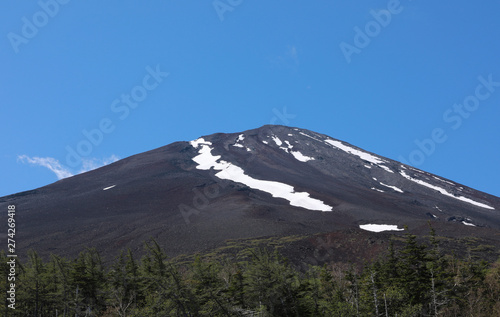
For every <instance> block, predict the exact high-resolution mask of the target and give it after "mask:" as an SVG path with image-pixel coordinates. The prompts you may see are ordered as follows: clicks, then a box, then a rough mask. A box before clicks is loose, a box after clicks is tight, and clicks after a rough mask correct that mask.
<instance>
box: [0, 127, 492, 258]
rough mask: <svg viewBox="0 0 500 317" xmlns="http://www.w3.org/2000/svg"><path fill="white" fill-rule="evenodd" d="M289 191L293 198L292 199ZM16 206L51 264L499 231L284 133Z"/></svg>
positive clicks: (320, 141) (131, 166) (360, 161)
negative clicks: (156, 250) (318, 240)
mask: <svg viewBox="0 0 500 317" xmlns="http://www.w3.org/2000/svg"><path fill="white" fill-rule="evenodd" d="M218 156H220V157H218ZM231 179H233V180H236V181H233V180H231ZM263 181H268V182H263ZM287 186H288V187H287ZM290 186H292V187H293V191H294V193H288V194H286V193H285V194H283V188H291V187H290ZM266 188H267V191H266V190H262V189H266ZM269 188H270V189H269ZM298 192H301V193H303V194H302V195H303V196H302V197H301V198H300V199H298V198H297V193H298ZM273 194H274V196H277V197H273ZM307 194H309V197H306V196H307ZM280 195H281V196H284V197H285V198H280V197H279V196H280ZM290 195H291V196H290ZM292 196H293V197H294V198H290V199H291V200H293V201H294V202H291V201H290V200H287V199H286V198H288V197H292ZM296 198H297V199H296ZM8 204H15V205H16V209H17V215H16V223H17V232H16V233H17V235H16V240H17V242H18V244H17V249H18V251H19V253H25V252H26V251H27V250H28V249H29V248H35V249H36V250H38V251H39V252H40V253H41V254H45V255H46V254H48V253H50V252H52V253H57V254H62V255H69V256H74V255H75V254H77V253H78V252H80V251H81V250H82V249H83V248H84V247H86V246H95V247H97V248H98V249H99V250H101V251H104V252H105V253H106V254H115V253H116V251H117V250H118V249H120V248H123V247H130V248H132V249H139V248H142V243H143V241H144V240H146V239H148V238H149V237H154V238H155V239H157V240H158V241H159V242H160V244H161V245H162V246H163V247H164V248H165V249H166V250H167V251H168V252H169V254H170V255H177V254H181V253H186V252H194V251H201V250H206V249H210V248H213V247H216V246H220V245H222V244H223V243H224V241H225V240H227V239H242V238H253V237H263V236H286V235H292V234H314V233H320V232H333V231H336V230H344V229H349V228H359V225H362V224H369V223H375V224H390V225H399V226H400V228H401V226H402V225H405V224H407V225H409V226H410V229H411V228H425V224H426V222H427V221H428V220H431V221H433V222H436V224H437V225H439V226H441V227H442V226H444V225H446V226H445V227H442V228H444V229H443V230H445V231H446V232H447V234H449V235H456V236H460V235H461V234H465V233H464V232H466V233H467V234H475V235H483V236H491V235H492V234H491V232H497V230H499V229H500V215H499V210H500V199H499V198H498V197H495V196H492V195H488V194H485V193H482V192H479V191H476V190H474V189H471V188H468V187H466V186H464V185H460V184H457V183H454V182H453V181H450V180H446V179H442V178H440V177H437V176H435V175H432V174H429V173H426V172H423V171H420V170H417V169H414V168H412V167H409V166H406V165H403V164H401V163H399V162H396V161H392V160H389V159H387V158H383V157H380V156H377V155H375V154H372V153H369V152H366V151H363V150H361V149H359V148H356V147H354V146H352V145H350V144H347V143H344V142H340V141H338V140H335V139H333V138H331V137H328V136H326V135H322V134H318V133H315V132H311V131H308V130H303V129H298V128H289V127H284V126H264V127H261V128H259V129H255V130H249V131H245V132H242V133H232V134H223V133H218V134H213V135H210V136H206V137H203V138H202V139H198V140H196V141H192V142H176V143H173V144H170V145H167V146H165V147H161V148H158V149H155V150H152V151H149V152H145V153H142V154H138V155H134V156H131V157H129V158H126V159H123V160H120V161H118V162H116V163H113V164H111V165H108V166H105V167H102V168H99V169H97V170H93V171H91V172H88V173H84V174H81V175H77V176H74V177H70V178H67V179H63V180H60V181H58V182H56V183H54V184H51V185H48V186H45V187H42V188H39V189H36V190H32V191H27V192H22V193H19V194H15V195H11V196H6V197H2V198H0V209H1V210H7V205H8ZM300 206H308V207H306V208H304V207H300ZM314 206H316V207H314ZM315 209H316V210H315ZM317 209H319V210H317ZM321 209H323V210H324V209H328V210H330V211H321ZM2 217H4V218H3V219H4V220H5V213H3V216H2ZM3 223H6V221H4V222H3ZM473 225H475V227H474V226H473ZM5 232H6V230H5ZM5 245H6V243H2V247H4V246H5Z"/></svg>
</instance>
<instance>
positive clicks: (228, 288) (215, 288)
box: [0, 229, 500, 317]
mask: <svg viewBox="0 0 500 317" xmlns="http://www.w3.org/2000/svg"><path fill="white" fill-rule="evenodd" d="M145 248H146V250H147V254H146V255H145V256H144V257H142V258H141V259H140V260H136V259H135V258H134V256H133V254H132V253H131V252H130V250H129V251H127V252H122V253H121V255H120V256H119V257H117V258H116V260H115V261H114V262H113V263H112V265H111V266H110V267H109V268H107V269H106V268H105V267H104V266H103V264H102V261H101V257H100V255H99V253H98V252H97V251H96V250H94V249H88V250H86V251H85V252H82V253H81V254H80V255H79V256H78V257H77V258H76V259H74V260H68V259H65V258H62V257H58V256H52V257H51V259H50V260H49V261H46V262H44V261H42V259H41V258H40V257H39V256H38V255H37V253H36V252H30V253H29V260H28V261H27V263H25V264H24V265H20V264H18V275H17V277H16V309H15V310H12V309H7V308H6V307H7V305H4V307H2V310H1V312H2V315H3V316H44V317H46V316H141V317H144V316H290V317H291V316H339V317H340V316H342V317H346V316H385V317H389V316H391V317H392V316H398V317H404V316H488V317H490V316H500V262H498V263H494V264H487V263H485V262H478V261H473V260H470V259H469V260H463V259H462V260H460V259H458V258H456V257H454V256H450V255H443V253H442V252H440V250H439V243H438V239H437V237H436V235H435V234H434V231H433V230H432V229H431V235H430V238H429V239H428V241H424V242H418V241H417V239H416V237H415V236H414V235H411V234H406V236H405V242H404V245H403V246H402V247H401V248H399V249H398V250H395V248H394V246H393V244H391V245H390V247H389V249H388V252H387V253H386V255H385V256H384V258H382V259H379V260H377V261H375V262H373V263H371V264H369V265H366V267H365V268H364V269H363V270H361V271H358V270H356V269H355V268H354V267H351V268H339V267H338V266H335V265H331V266H324V267H310V269H309V270H308V271H307V272H305V273H304V272H299V271H298V270H296V269H294V267H293V266H292V265H291V264H290V263H289V262H288V261H287V259H286V258H284V257H282V256H281V255H280V254H279V252H277V251H274V252H273V251H269V250H267V249H248V250H245V252H246V254H248V256H247V257H246V258H245V260H239V261H230V260H228V259H227V258H226V259H220V260H217V261H215V260H211V261H208V260H203V259H201V258H200V257H196V259H195V260H194V261H193V262H192V263H189V264H182V265H181V264H175V263H173V262H172V261H169V260H167V257H166V255H165V252H164V251H163V250H162V249H161V247H160V246H159V245H158V244H157V243H156V242H155V241H154V240H152V241H150V242H148V243H146V245H145ZM0 257H1V263H2V266H1V270H2V275H3V276H7V273H8V270H9V267H8V265H6V263H7V261H8V258H7V257H6V255H5V253H2V254H1V255H0ZM1 283H2V284H1V287H0V288H1V289H2V292H3V294H6V292H7V290H8V285H9V284H8V282H7V281H6V279H2V282H1Z"/></svg>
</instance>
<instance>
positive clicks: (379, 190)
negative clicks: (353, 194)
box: [372, 187, 385, 193]
mask: <svg viewBox="0 0 500 317" xmlns="http://www.w3.org/2000/svg"><path fill="white" fill-rule="evenodd" d="M372 189H373V190H376V191H378V192H381V193H385V192H384V191H383V190H381V189H378V188H375V187H372Z"/></svg>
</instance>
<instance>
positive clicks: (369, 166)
mask: <svg viewBox="0 0 500 317" xmlns="http://www.w3.org/2000/svg"><path fill="white" fill-rule="evenodd" d="M364 166H365V167H366V168H372V166H371V165H364Z"/></svg>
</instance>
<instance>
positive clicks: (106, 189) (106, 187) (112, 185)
mask: <svg viewBox="0 0 500 317" xmlns="http://www.w3.org/2000/svg"><path fill="white" fill-rule="evenodd" d="M115 186H116V185H112V186H109V187H106V188H103V189H102V190H108V189H111V188H113V187H115Z"/></svg>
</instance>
